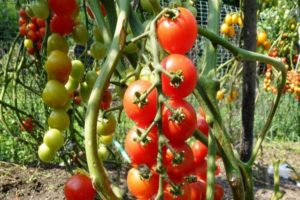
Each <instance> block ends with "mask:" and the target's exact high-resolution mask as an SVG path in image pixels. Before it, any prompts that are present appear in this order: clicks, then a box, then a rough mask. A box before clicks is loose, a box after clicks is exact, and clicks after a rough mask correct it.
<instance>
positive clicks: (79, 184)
mask: <svg viewBox="0 0 300 200" xmlns="http://www.w3.org/2000/svg"><path fill="white" fill-rule="evenodd" d="M64 193H65V197H66V199H67V200H93V199H94V198H95V194H96V192H95V190H94V188H93V184H92V181H91V179H90V178H89V177H87V176H85V175H81V174H76V175H73V176H72V177H70V178H69V180H68V181H67V182H66V184H65V187H64Z"/></svg>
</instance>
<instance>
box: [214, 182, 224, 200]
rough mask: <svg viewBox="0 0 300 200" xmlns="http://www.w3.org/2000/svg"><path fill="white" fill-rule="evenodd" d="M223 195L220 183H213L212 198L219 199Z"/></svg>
mask: <svg viewBox="0 0 300 200" xmlns="http://www.w3.org/2000/svg"><path fill="white" fill-rule="evenodd" d="M223 196H224V188H223V186H222V185H220V184H215V193H214V200H221V199H222V198H223Z"/></svg>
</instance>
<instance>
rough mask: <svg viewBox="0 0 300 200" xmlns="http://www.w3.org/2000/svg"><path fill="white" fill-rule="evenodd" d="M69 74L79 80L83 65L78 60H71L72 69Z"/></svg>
mask: <svg viewBox="0 0 300 200" xmlns="http://www.w3.org/2000/svg"><path fill="white" fill-rule="evenodd" d="M70 76H71V77H72V78H74V79H75V80H79V81H81V79H82V78H83V76H84V65H83V63H82V62H81V61H80V60H72V71H71V74H70Z"/></svg>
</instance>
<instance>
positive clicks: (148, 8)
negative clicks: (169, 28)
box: [140, 0, 159, 12]
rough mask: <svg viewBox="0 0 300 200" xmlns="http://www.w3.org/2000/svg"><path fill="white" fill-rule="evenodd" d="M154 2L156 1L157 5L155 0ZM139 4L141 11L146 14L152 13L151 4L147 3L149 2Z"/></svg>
mask: <svg viewBox="0 0 300 200" xmlns="http://www.w3.org/2000/svg"><path fill="white" fill-rule="evenodd" d="M156 1H157V3H159V1H158V0H156ZM140 4H141V7H142V9H143V10H144V11H146V12H153V10H152V5H151V3H150V2H149V0H141V1H140Z"/></svg>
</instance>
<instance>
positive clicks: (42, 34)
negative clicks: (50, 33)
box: [39, 27, 46, 38]
mask: <svg viewBox="0 0 300 200" xmlns="http://www.w3.org/2000/svg"><path fill="white" fill-rule="evenodd" d="M39 33H40V36H41V37H42V38H43V37H44V36H45V35H46V29H45V27H41V28H40V29H39Z"/></svg>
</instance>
